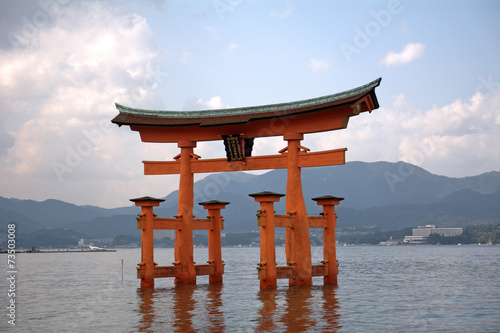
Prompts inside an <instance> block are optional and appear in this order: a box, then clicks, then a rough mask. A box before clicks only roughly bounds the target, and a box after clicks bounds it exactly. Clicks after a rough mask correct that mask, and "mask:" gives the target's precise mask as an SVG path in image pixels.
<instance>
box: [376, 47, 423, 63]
mask: <svg viewBox="0 0 500 333" xmlns="http://www.w3.org/2000/svg"><path fill="white" fill-rule="evenodd" d="M424 52H425V45H423V44H420V43H408V44H406V46H405V47H404V49H403V51H401V52H399V53H396V52H394V51H390V52H389V53H387V54H386V55H385V56H384V58H382V60H380V64H382V65H385V66H387V67H389V66H401V65H406V64H408V63H410V62H412V61H413V60H415V59H417V58H420V57H421V56H423V55H424Z"/></svg>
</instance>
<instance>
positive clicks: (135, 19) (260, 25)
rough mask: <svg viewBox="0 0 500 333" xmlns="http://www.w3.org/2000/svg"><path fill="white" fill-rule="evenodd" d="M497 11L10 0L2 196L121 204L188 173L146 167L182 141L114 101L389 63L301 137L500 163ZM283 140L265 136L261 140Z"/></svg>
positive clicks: (314, 85) (406, 155)
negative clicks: (146, 130)
mask: <svg viewBox="0 0 500 333" xmlns="http://www.w3.org/2000/svg"><path fill="white" fill-rule="evenodd" d="M498 17H500V1H495V0H492V1H485V0H475V1H472V0H471V1H461V0H454V1H451V0H450V1H442V0H433V1H405V0H401V1H398V0H389V1H387V0H384V1H335V0H331V1H264V0H209V1H173V0H172V1H168V0H167V1H155V0H149V1H131V0H129V1H118V0H107V1H105V0H102V1H97V0H94V1H91V0H88V1H85V0H83V1H76V0H40V1H26V0H0V120H1V122H0V170H1V173H0V196H3V197H8V198H18V199H33V200H38V201H43V200H46V199H58V200H64V201H66V202H70V203H74V204H78V205H97V206H101V207H107V208H112V207H123V206H127V205H129V204H130V202H129V201H128V200H129V199H130V198H135V197H139V196H143V195H151V196H157V197H163V196H165V195H167V194H168V193H170V192H171V191H173V190H176V189H177V186H178V177H177V176H145V175H144V174H143V164H142V161H143V160H171V159H172V157H173V156H175V155H177V154H178V153H179V149H178V148H177V146H176V145H175V144H155V143H142V142H141V140H140V137H139V134H138V133H137V132H133V131H131V130H130V129H129V127H127V126H123V127H121V128H120V127H118V126H116V125H114V124H112V123H111V122H110V121H111V119H112V118H114V117H115V116H116V115H117V114H118V111H117V110H116V108H115V105H114V103H120V104H123V105H127V106H130V107H136V108H143V109H159V110H179V111H186V112H188V111H190V110H202V109H214V108H228V107H243V106H254V105H265V104H273V103H282V102H291V101H297V100H302V99H307V98H314V97H319V96H324V95H329V94H334V93H337V92H341V91H345V90H349V89H352V88H355V87H358V86H361V85H363V84H366V83H368V82H371V81H373V80H375V79H377V78H379V77H381V78H382V82H381V85H380V87H378V88H377V89H376V94H377V97H378V101H379V104H380V108H379V109H377V110H375V111H373V112H372V113H371V114H369V113H362V114H360V115H359V116H357V117H353V118H351V120H350V122H349V126H348V128H347V129H345V130H341V131H333V132H327V133H317V134H309V135H306V136H305V139H304V141H303V142H302V145H303V146H306V147H308V148H310V149H311V151H319V150H326V149H337V148H344V147H346V148H348V151H347V153H346V160H347V161H365V162H375V161H389V162H397V161H405V162H408V163H411V164H413V165H416V166H419V167H422V168H424V169H426V170H427V171H429V172H431V173H434V174H438V175H444V176H448V177H467V176H475V175H478V174H481V173H485V172H489V171H499V170H500V20H498ZM285 146H286V144H285V142H284V141H283V139H282V138H266V139H259V140H256V144H255V148H254V155H262V154H275V153H277V151H278V150H280V149H281V148H283V147H285ZM195 153H196V154H198V155H201V156H202V157H203V158H216V157H223V156H224V149H223V146H222V143H221V142H201V143H198V146H197V148H196V149H195ZM404 172H405V171H403V170H402V171H401V173H404ZM203 176H204V175H196V179H201V178H202V177H203ZM401 176H405V177H406V176H408V175H405V174H402V175H401ZM336 195H340V194H338V193H337V194H336Z"/></svg>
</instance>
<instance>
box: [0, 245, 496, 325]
mask: <svg viewBox="0 0 500 333" xmlns="http://www.w3.org/2000/svg"><path fill="white" fill-rule="evenodd" d="M499 249H500V248H499V247H498V246H392V247H383V246H352V247H338V249H337V253H338V255H337V256H338V260H339V261H340V267H339V268H340V273H339V285H338V287H325V286H323V281H322V279H321V278H314V284H315V285H314V286H313V287H301V288H289V287H288V285H287V281H286V280H279V286H278V289H277V290H266V291H260V289H259V281H258V280H257V270H256V264H257V262H258V261H259V249H258V248H223V260H224V261H225V264H226V266H225V274H224V284H223V285H222V286H218V287H214V286H209V285H208V278H207V277H198V284H197V285H196V286H181V287H175V286H174V284H173V279H156V287H155V289H154V290H147V289H146V290H141V289H140V288H139V280H137V279H136V270H135V266H136V264H137V263H138V262H139V259H140V249H124V250H119V251H118V252H115V253H73V254H68V253H66V254H65V253H56V254H43V253H38V254H18V255H17V261H18V280H17V289H18V293H17V297H16V304H17V306H18V307H17V320H16V326H15V329H14V330H13V331H15V332H61V331H71V332H90V331H94V332H98V331H100V332H137V331H140V332H236V331H238V332H259V331H264V332H265V331H268V332H284V331H287V332H304V331H309V332H335V331H339V332H402V331H412V332H436V331H443V332H457V331H463V332H465V331H466V332H498V331H499V330H500V302H499V299H500V283H499V282H500V281H499V280H500V279H499V275H498V272H499V271H500V270H499V268H500V251H499ZM206 252H207V249H203V248H196V249H195V261H196V262H197V263H204V262H205V261H206V260H207V259H206V257H207V253H206ZM312 254H313V262H314V263H319V261H320V260H321V257H322V253H321V248H316V247H314V248H313V249H312ZM277 255H278V264H279V265H282V264H284V261H285V260H284V248H277ZM1 257H2V258H5V257H4V256H1ZM121 259H123V260H124V270H123V273H124V275H123V277H124V278H123V281H122V269H121ZM4 261H6V260H2V266H5V263H3V262H4ZM155 261H156V262H158V263H159V265H169V264H171V262H173V249H155ZM5 271H6V269H5V267H4V272H5ZM0 281H1V282H0V290H2V291H4V290H6V286H7V284H6V280H5V279H1V280H0ZM2 293H3V292H2ZM4 313H5V310H4ZM5 317H6V316H5V315H3V316H2V321H1V323H0V330H7V329H8V330H9V331H10V330H12V327H11V325H7V319H6V318H5Z"/></svg>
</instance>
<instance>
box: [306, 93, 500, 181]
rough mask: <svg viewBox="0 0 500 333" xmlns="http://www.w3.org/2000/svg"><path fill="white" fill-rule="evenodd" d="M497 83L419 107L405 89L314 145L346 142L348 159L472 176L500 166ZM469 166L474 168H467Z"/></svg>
mask: <svg viewBox="0 0 500 333" xmlns="http://www.w3.org/2000/svg"><path fill="white" fill-rule="evenodd" d="M498 114H500V88H499V89H497V90H495V91H493V92H492V93H490V94H482V93H476V94H475V95H473V96H472V97H471V98H470V99H469V100H467V101H462V100H456V101H453V102H451V103H449V104H447V105H444V106H442V107H432V108H430V109H429V110H420V109H418V108H417V107H416V106H415V105H412V104H411V103H409V102H408V101H407V100H406V98H405V96H404V95H403V94H400V95H397V96H394V97H393V100H392V104H391V105H389V106H387V107H381V108H380V109H377V110H375V111H373V113H372V114H367V113H362V114H360V115H359V116H357V117H353V118H351V120H350V121H349V126H348V128H347V129H346V130H343V131H335V132H331V133H326V134H316V135H315V138H314V139H309V140H310V141H309V143H306V142H304V145H305V146H307V145H309V146H310V148H312V149H334V148H340V147H347V148H348V149H349V150H348V151H347V153H346V154H347V155H346V156H347V160H348V161H353V160H363V161H378V160H385V161H392V162H396V161H400V160H402V161H405V162H408V163H412V164H414V165H417V166H420V167H422V168H424V169H426V170H428V171H430V172H433V173H437V174H442V175H447V176H454V177H463V176H472V175H477V174H480V173H484V172H488V171H492V170H498V166H499V165H500V146H499V145H498V144H496V143H497V142H500V121H499V120H500V119H499V117H498ZM471 170H472V171H471Z"/></svg>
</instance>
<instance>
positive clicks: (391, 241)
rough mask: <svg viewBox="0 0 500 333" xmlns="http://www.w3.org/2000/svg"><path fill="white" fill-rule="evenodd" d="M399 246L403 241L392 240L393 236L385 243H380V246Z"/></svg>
mask: <svg viewBox="0 0 500 333" xmlns="http://www.w3.org/2000/svg"><path fill="white" fill-rule="evenodd" d="M399 244H401V241H399V240H395V239H392V236H391V237H390V238H389V239H388V240H386V241H385V242H380V243H378V245H399Z"/></svg>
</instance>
